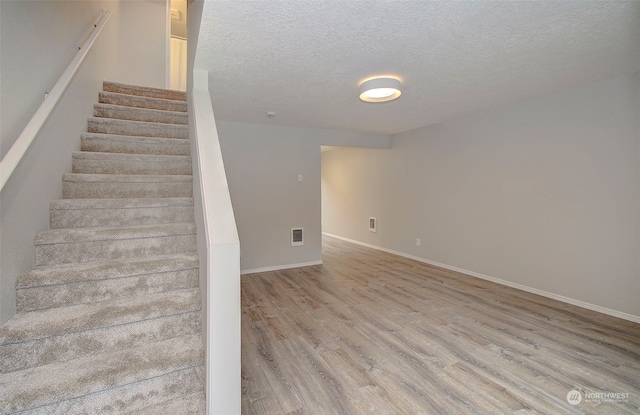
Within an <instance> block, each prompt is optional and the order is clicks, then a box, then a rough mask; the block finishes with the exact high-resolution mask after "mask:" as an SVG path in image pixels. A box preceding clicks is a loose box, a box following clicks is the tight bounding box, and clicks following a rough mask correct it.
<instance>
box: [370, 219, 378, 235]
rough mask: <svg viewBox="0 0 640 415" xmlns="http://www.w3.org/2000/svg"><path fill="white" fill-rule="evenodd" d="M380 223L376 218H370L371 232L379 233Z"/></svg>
mask: <svg viewBox="0 0 640 415" xmlns="http://www.w3.org/2000/svg"><path fill="white" fill-rule="evenodd" d="M377 224H378V221H377V220H376V218H369V232H378V226H377Z"/></svg>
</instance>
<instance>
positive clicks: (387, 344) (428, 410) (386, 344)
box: [242, 237, 640, 415]
mask: <svg viewBox="0 0 640 415" xmlns="http://www.w3.org/2000/svg"><path fill="white" fill-rule="evenodd" d="M323 259H324V264H323V265H318V266H313V267H305V268H297V269H291V270H283V271H273V272H264V273H257V274H250V275H244V276H242V388H243V390H242V409H243V414H322V415H324V414H411V415H414V414H583V413H589V414H638V413H640V325H639V324H635V323H631V322H628V321H625V320H621V319H617V318H614V317H609V316H606V315H603V314H599V313H596V312H592V311H589V310H585V309H582V308H579V307H575V306H572V305H568V304H564V303H561V302H558V301H555V300H550V299H547V298H544V297H540V296H537V295H534V294H529V293H526V292H523V291H519V290H515V289H512V288H508V287H504V286H501V285H498V284H494V283H491V282H487V281H484V280H480V279H477V278H473V277H469V276H465V275H462V274H457V273H455V272H451V271H447V270H443V269H440V268H436V267H432V266H429V265H426V264H423V263H420V262H417V261H413V260H410V259H406V258H403V257H398V256H395V255H391V254H387V253H384V252H380V251H376V250H372V249H369V248H365V247H362V246H359V245H355V244H350V243H347V242H343V241H340V240H337V239H334V238H329V237H325V238H324V243H323ZM573 389H576V390H578V391H580V392H581V393H582V397H583V399H582V402H580V403H579V404H577V405H571V404H569V402H568V401H567V393H568V392H569V391H571V390H573ZM593 393H619V394H623V395H618V396H612V395H608V396H602V395H590V394H593ZM624 394H628V395H624Z"/></svg>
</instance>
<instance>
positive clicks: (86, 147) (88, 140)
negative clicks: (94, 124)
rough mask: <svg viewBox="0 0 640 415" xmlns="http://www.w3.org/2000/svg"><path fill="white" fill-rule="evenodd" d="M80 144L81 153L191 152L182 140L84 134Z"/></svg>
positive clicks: (182, 154)
mask: <svg viewBox="0 0 640 415" xmlns="http://www.w3.org/2000/svg"><path fill="white" fill-rule="evenodd" d="M80 144H81V150H82V151H93V152H103V153H128V154H166V155H176V156H188V155H189V154H190V152H191V149H190V147H189V141H188V140H184V139H182V138H158V137H142V136H126V135H115V134H100V133H85V134H82V135H81V136H80Z"/></svg>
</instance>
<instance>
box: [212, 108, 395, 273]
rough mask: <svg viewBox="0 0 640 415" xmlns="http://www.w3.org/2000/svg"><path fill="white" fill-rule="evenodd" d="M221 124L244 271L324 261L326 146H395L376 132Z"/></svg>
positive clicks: (234, 123) (221, 141)
mask: <svg viewBox="0 0 640 415" xmlns="http://www.w3.org/2000/svg"><path fill="white" fill-rule="evenodd" d="M217 126H218V135H219V137H220V146H221V148H222V154H223V158H224V163H225V167H226V172H227V180H228V182H229V191H230V193H231V201H232V203H233V210H234V213H235V217H236V222H237V226H238V235H239V237H240V247H241V249H242V256H241V269H242V270H244V271H245V272H246V271H247V270H260V269H278V268H287V267H289V266H291V265H294V264H309V263H319V262H320V261H322V235H321V229H320V146H321V145H324V144H328V145H359V146H366V145H368V144H369V145H372V146H387V147H388V146H389V143H390V141H389V137H388V136H381V135H373V134H371V135H368V134H360V133H348V132H341V131H332V130H321V129H307V128H298V127H283V126H275V125H267V124H249V123H236V122H225V121H219V120H218V121H217ZM299 176H302V181H299ZM297 227H301V228H304V245H303V246H291V240H290V232H291V228H297Z"/></svg>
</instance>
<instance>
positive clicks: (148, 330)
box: [0, 288, 202, 373]
mask: <svg viewBox="0 0 640 415" xmlns="http://www.w3.org/2000/svg"><path fill="white" fill-rule="evenodd" d="M201 302H202V298H201V297H200V291H199V289H198V288H192V289H187V290H179V291H171V292H167V293H157V294H149V295H146V296H141V297H129V298H122V299H119V300H108V301H101V302H94V303H91V304H81V305H75V306H69V307H60V308H51V309H47V310H39V311H32V312H28V313H20V314H16V315H15V316H14V317H13V318H11V319H9V321H7V323H6V324H4V325H3V326H2V327H1V328H0V361H2V366H1V367H0V372H2V373H7V372H13V371H16V370H23V369H27V368H31V367H35V366H43V365H47V364H52V363H58V362H65V361H69V360H72V359H78V358H82V357H85V356H88V355H93V354H97V353H104V352H106V351H109V350H118V349H125V348H131V347H137V346H139V345H141V344H143V343H147V342H153V341H161V340H165V339H168V338H173V337H179V336H187V335H191V334H197V333H199V332H200V306H201Z"/></svg>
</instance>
